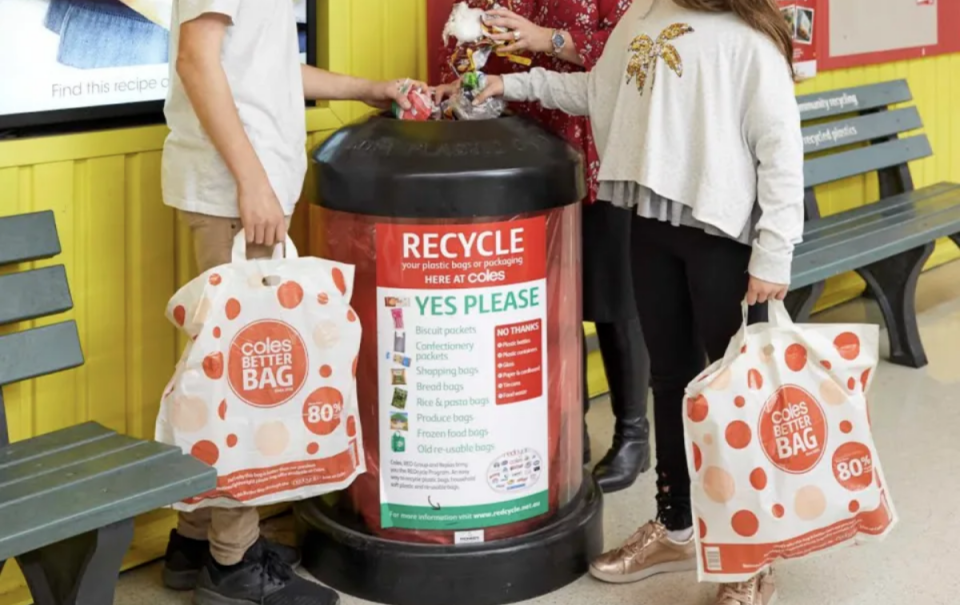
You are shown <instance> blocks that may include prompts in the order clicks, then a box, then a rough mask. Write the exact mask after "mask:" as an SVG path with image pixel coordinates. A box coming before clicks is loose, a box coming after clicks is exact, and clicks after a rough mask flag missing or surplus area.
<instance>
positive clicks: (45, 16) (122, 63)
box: [0, 0, 317, 131]
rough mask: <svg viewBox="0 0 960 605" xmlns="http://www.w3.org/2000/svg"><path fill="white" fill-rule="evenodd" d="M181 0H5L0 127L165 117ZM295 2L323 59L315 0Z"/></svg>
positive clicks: (305, 40)
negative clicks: (173, 22) (173, 23)
mask: <svg viewBox="0 0 960 605" xmlns="http://www.w3.org/2000/svg"><path fill="white" fill-rule="evenodd" d="M175 1H176V0H0V131H4V130H11V129H24V128H31V127H35V126H49V125H64V126H65V125H68V124H74V123H76V122H86V121H91V120H96V121H101V120H108V119H114V118H127V119H130V118H136V117H137V116H144V117H146V118H149V117H155V118H156V119H157V120H159V119H161V118H162V114H161V110H162V107H163V100H164V99H165V98H166V94H167V82H168V78H169V68H168V65H167V60H168V54H169V49H168V44H169V40H170V18H171V15H172V11H173V2H175ZM290 1H291V2H293V4H294V8H295V13H296V18H297V30H298V37H299V42H300V53H301V55H300V56H301V60H303V61H304V62H305V63H310V64H312V65H315V64H316V56H315V55H316V46H317V44H316V26H317V23H316V16H317V11H316V1H315V0H290Z"/></svg>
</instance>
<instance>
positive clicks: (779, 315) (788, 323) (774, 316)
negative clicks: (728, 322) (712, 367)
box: [723, 299, 796, 366]
mask: <svg viewBox="0 0 960 605" xmlns="http://www.w3.org/2000/svg"><path fill="white" fill-rule="evenodd" d="M740 311H741V313H742V315H743V321H742V323H741V324H740V330H739V331H737V334H736V336H734V337H733V338H732V339H731V340H730V345H729V346H728V347H727V352H726V354H724V356H723V365H724V366H727V365H728V364H729V363H730V362H732V361H733V358H734V357H736V356H737V355H739V354H740V351H741V349H743V345H745V344H746V341H747V319H748V315H749V311H750V305H748V304H747V300H746V299H743V302H741V303H740ZM767 312H768V315H769V317H768V318H767V325H769V326H771V327H773V328H781V329H783V328H787V329H791V328H794V327H796V324H795V323H793V319H792V318H791V317H790V313H789V312H787V307H786V305H784V304H783V301H782V300H776V299H774V300H769V301H767Z"/></svg>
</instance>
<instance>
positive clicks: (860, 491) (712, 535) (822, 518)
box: [683, 324, 895, 582]
mask: <svg viewBox="0 0 960 605" xmlns="http://www.w3.org/2000/svg"><path fill="white" fill-rule="evenodd" d="M808 330H809V331H812V332H816V333H817V336H815V337H811V338H809V339H808V338H806V337H805V336H804V335H805V334H806V332H807V331H808ZM745 340H746V341H747V342H746V343H745V345H744V349H743V350H742V351H741V353H740V355H734V356H732V358H728V359H727V360H725V361H722V362H718V363H717V364H715V365H714V366H711V368H710V369H708V370H707V371H706V372H704V373H703V374H702V375H700V376H699V377H698V380H695V381H693V382H691V383H690V385H689V386H688V388H687V397H686V401H685V410H684V414H683V420H684V426H685V429H686V433H687V442H688V448H689V449H688V455H689V458H688V464H689V469H690V476H691V482H692V500H693V506H694V515H695V517H696V519H697V525H698V528H699V531H698V535H699V538H700V539H699V541H698V548H700V549H719V550H720V552H721V554H722V561H723V566H724V569H725V570H727V575H724V574H721V573H718V572H717V571H713V572H711V571H710V570H709V569H704V564H705V561H706V560H707V559H709V558H710V556H711V555H710V553H709V552H708V551H706V550H701V552H700V553H699V556H698V561H699V563H700V566H701V569H700V571H701V577H702V578H703V579H705V580H707V581H714V582H723V581H735V580H737V579H746V577H748V576H749V575H750V574H751V573H752V571H753V570H755V569H758V568H761V567H764V566H766V565H768V564H770V563H771V562H772V561H773V560H775V559H776V558H778V557H780V556H782V555H783V554H784V553H789V555H788V556H789V557H790V558H793V557H794V556H797V557H800V556H806V555H808V554H812V553H813V552H814V551H816V550H818V549H820V548H826V547H829V546H832V545H833V544H834V542H831V540H836V539H837V538H836V532H835V526H836V525H837V524H839V523H844V524H846V525H843V527H847V528H852V529H850V530H848V531H852V532H854V533H853V534H844V536H841V537H840V538H839V540H840V541H845V540H847V538H849V537H853V538H854V541H859V540H861V539H863V540H865V539H867V537H869V536H871V535H874V534H876V532H877V531H878V528H880V531H885V530H888V529H889V528H890V527H891V526H892V525H893V524H894V523H895V515H894V512H893V509H892V507H891V506H890V504H889V498H887V496H886V495H885V492H884V491H883V490H882V488H881V487H880V486H881V485H882V479H881V471H880V469H879V465H878V462H877V459H876V452H875V450H874V447H873V445H872V443H873V442H872V439H871V436H870V432H869V411H868V407H867V405H866V397H865V394H866V392H867V389H868V388H869V387H870V383H871V381H872V379H873V378H874V371H875V367H876V364H877V350H876V349H877V347H876V338H875V336H874V330H873V329H865V330H861V329H860V328H857V327H852V326H846V327H840V326H831V325H828V324H816V325H811V326H803V327H802V328H797V329H794V328H791V329H784V330H770V331H766V330H763V329H762V327H761V326H758V327H756V328H752V329H751V332H750V333H749V334H748V336H747V337H746V339H745ZM710 444H712V445H710ZM707 528H709V532H708V530H707ZM831 528H834V529H831ZM831 532H833V533H831ZM857 532H859V533H857ZM767 557H769V558H767ZM728 568H729V569H728ZM740 569H742V573H743V576H744V577H743V578H738V577H737V576H736V574H737V573H738V572H737V570H740Z"/></svg>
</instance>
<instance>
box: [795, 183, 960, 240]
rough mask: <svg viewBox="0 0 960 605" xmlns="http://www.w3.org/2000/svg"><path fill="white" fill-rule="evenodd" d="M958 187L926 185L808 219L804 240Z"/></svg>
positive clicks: (814, 238)
mask: <svg viewBox="0 0 960 605" xmlns="http://www.w3.org/2000/svg"><path fill="white" fill-rule="evenodd" d="M957 187H960V185H956V184H954V183H937V184H936V185H931V186H929V187H924V188H923V189H917V190H915V191H908V192H906V193H902V194H900V195H897V196H894V197H890V198H887V199H884V200H879V201H877V202H873V203H869V204H866V205H864V206H859V207H857V208H852V209H850V210H844V211H843V212H838V213H836V214H831V215H830V216H825V217H822V218H819V219H817V220H813V221H808V222H807V223H806V224H805V225H804V229H803V241H804V243H805V244H807V243H810V242H813V241H814V240H816V239H817V238H819V237H821V236H822V234H823V232H825V231H827V230H829V229H832V228H834V227H836V226H838V225H843V224H846V223H850V222H853V221H859V220H860V219H861V217H862V216H870V215H873V214H885V213H888V212H891V211H892V209H893V208H896V207H897V206H901V205H910V204H916V203H918V202H921V201H923V200H925V199H926V198H929V197H933V196H936V195H940V194H941V193H945V192H949V191H952V190H954V189H956V188H957Z"/></svg>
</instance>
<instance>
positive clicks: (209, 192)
mask: <svg viewBox="0 0 960 605" xmlns="http://www.w3.org/2000/svg"><path fill="white" fill-rule="evenodd" d="M205 13H218V14H223V15H226V16H227V17H229V18H230V19H231V21H232V24H231V25H230V27H228V28H227V34H226V37H225V38H224V41H223V50H222V53H221V54H222V56H221V60H222V63H223V69H224V71H225V72H226V74H227V80H228V81H229V82H230V89H231V90H232V92H233V98H234V100H235V102H236V106H237V110H238V111H239V113H240V119H241V121H242V122H243V126H244V129H245V130H246V132H247V136H248V137H249V138H250V142H251V143H252V144H253V148H254V150H255V151H256V153H257V156H258V157H259V158H260V162H261V163H262V164H263V167H264V168H265V169H266V172H267V177H268V178H269V179H270V184H271V185H272V186H273V190H274V193H276V195H277V199H278V200H279V201H280V205H281V206H282V207H283V210H284V214H286V215H288V216H289V215H291V214H293V209H294V206H295V205H296V203H297V200H298V199H299V198H300V193H301V190H302V189H303V180H304V176H305V175H306V172H307V156H306V150H305V148H306V137H307V135H306V122H305V119H304V98H303V76H302V74H301V71H300V49H299V44H298V42H297V24H296V17H295V14H294V7H293V2H292V0H176V1H175V2H174V4H173V19H172V21H171V32H170V90H169V92H168V94H167V103H166V107H165V109H164V113H165V115H166V118H167V125H168V126H169V127H170V135H169V136H168V137H167V140H166V143H165V144H164V147H163V168H162V184H163V201H164V203H165V204H166V205H168V206H172V207H174V208H177V209H180V210H185V211H188V212H197V213H200V214H207V215H210V216H223V217H231V218H235V217H239V216H240V213H239V210H238V208H237V185H236V181H235V180H234V178H233V175H232V174H231V173H230V171H229V170H228V169H227V166H226V163H225V162H224V161H223V158H222V157H220V154H219V153H218V152H217V150H216V149H215V148H214V146H213V143H212V142H211V141H210V139H209V138H208V137H207V134H206V133H205V132H204V130H203V127H202V126H201V125H200V121H199V120H198V118H197V115H196V113H195V112H194V110H193V107H192V106H191V105H190V100H189V99H188V98H187V94H186V92H185V91H184V88H183V83H182V82H181V81H180V78H179V77H178V76H177V72H176V55H177V48H178V45H179V39H180V36H179V29H180V25H181V24H183V23H185V22H187V21H191V20H193V19H196V18H197V17H199V16H200V15H203V14H205Z"/></svg>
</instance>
